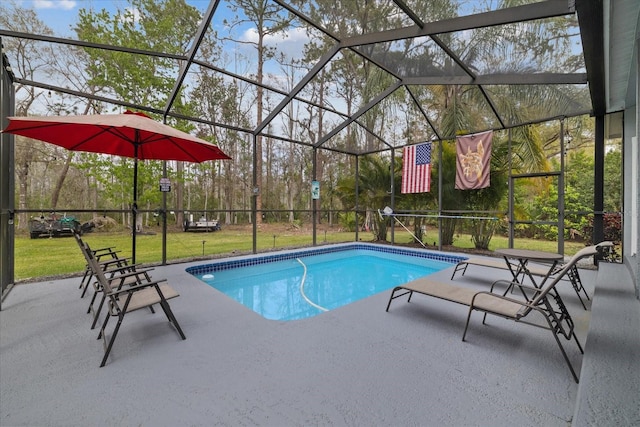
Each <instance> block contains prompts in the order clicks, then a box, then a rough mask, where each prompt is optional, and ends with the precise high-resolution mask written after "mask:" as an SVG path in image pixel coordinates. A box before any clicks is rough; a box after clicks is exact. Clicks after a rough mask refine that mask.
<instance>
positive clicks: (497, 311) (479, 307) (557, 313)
mask: <svg viewBox="0 0 640 427" xmlns="http://www.w3.org/2000/svg"><path fill="white" fill-rule="evenodd" d="M598 251H599V250H598V247H597V246H596V245H594V246H589V247H585V248H583V249H582V250H580V251H579V252H578V253H576V254H575V255H574V256H573V257H572V258H571V260H570V261H569V262H568V263H567V264H565V265H564V266H563V267H562V269H561V270H560V271H559V272H558V273H557V274H556V275H555V276H554V277H553V279H552V280H548V281H547V282H545V284H544V286H543V287H542V288H535V287H532V286H526V285H523V284H521V283H517V282H510V281H504V280H500V281H497V282H495V283H494V284H493V285H492V287H491V290H490V291H478V290H477V289H472V288H469V287H463V286H457V285H455V284H454V283H451V282H437V281H434V280H430V279H429V278H428V277H423V278H419V279H416V280H413V281H411V282H409V283H405V284H403V285H400V286H396V287H395V288H393V290H392V291H391V295H390V296H389V302H388V303H387V311H389V307H390V306H391V302H392V301H393V300H394V299H396V298H399V297H402V296H404V295H408V299H407V302H410V301H411V297H412V296H413V294H414V293H418V294H422V295H427V296H431V297H434V298H440V299H444V300H446V301H451V302H454V303H457V304H462V305H466V306H469V312H468V315H467V321H466V324H465V329H464V333H463V336H462V340H463V341H464V340H465V338H466V334H467V330H468V328H469V322H470V320H471V313H472V312H473V311H483V312H484V313H485V316H484V318H483V321H482V322H483V324H484V323H485V320H486V314H493V315H496V316H500V317H504V318H506V319H511V320H514V321H516V322H521V323H527V324H531V325H534V326H539V327H543V328H545V329H549V330H551V331H552V332H553V334H554V338H555V340H556V342H557V344H558V346H559V347H560V350H561V352H562V354H563V356H564V358H565V361H566V362H567V364H568V365H569V369H570V370H571V373H572V375H573V378H574V379H575V381H576V382H577V381H578V377H577V375H576V373H575V370H574V369H573V366H572V365H571V362H570V361H569V358H568V357H567V354H566V352H565V350H564V348H563V347H562V343H561V342H560V340H559V335H563V336H564V337H565V338H566V339H567V340H571V339H574V340H575V341H576V344H577V345H578V348H579V350H580V352H581V353H583V350H582V346H581V345H580V342H579V341H578V339H577V337H576V335H575V331H574V323H573V319H572V318H571V316H570V315H569V312H568V311H567V309H566V306H565V305H564V302H563V301H562V299H561V298H560V295H559V294H558V293H557V291H556V289H555V287H556V285H557V284H558V282H560V280H562V279H563V278H564V276H565V275H566V274H567V273H568V272H569V271H570V270H571V269H572V268H573V267H574V266H575V265H576V263H577V262H578V261H579V260H581V259H583V258H586V257H588V256H592V255H595V254H597V253H598ZM498 283H505V284H507V286H508V288H507V290H506V291H505V293H504V294H496V293H493V292H492V291H493V287H494V286H495V285H496V284H498ZM514 286H517V287H519V288H520V289H521V290H522V291H523V298H522V299H516V298H513V297H507V296H506V295H507V294H508V293H509V289H510V288H512V287H514ZM526 291H528V292H529V294H530V295H529V296H528V297H527V298H525V297H524V296H526V295H527V294H526ZM532 312H538V313H541V314H542V315H543V316H544V318H545V319H546V323H547V326H541V325H537V324H534V323H531V322H529V321H528V319H526V317H527V316H528V315H529V314H530V313H532Z"/></svg>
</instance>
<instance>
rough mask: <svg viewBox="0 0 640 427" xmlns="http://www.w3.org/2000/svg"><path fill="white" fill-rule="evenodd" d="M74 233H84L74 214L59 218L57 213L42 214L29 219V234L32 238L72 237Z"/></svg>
mask: <svg viewBox="0 0 640 427" xmlns="http://www.w3.org/2000/svg"><path fill="white" fill-rule="evenodd" d="M73 233H78V234H82V226H81V225H80V222H79V221H77V220H76V219H75V218H74V217H72V216H66V215H65V216H63V217H61V218H58V217H57V216H56V215H52V216H49V217H44V216H41V217H40V218H32V219H31V220H30V221H29V235H30V236H31V238H32V239H37V238H39V237H70V236H73Z"/></svg>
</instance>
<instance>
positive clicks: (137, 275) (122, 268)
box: [76, 235, 154, 329]
mask: <svg viewBox="0 0 640 427" xmlns="http://www.w3.org/2000/svg"><path fill="white" fill-rule="evenodd" d="M76 241H77V242H78V246H79V247H80V251H81V252H82V255H83V256H84V257H85V260H86V261H87V270H88V273H85V276H87V277H88V282H87V286H88V284H89V283H93V296H92V297H91V301H90V302H89V307H88V308H87V314H92V315H93V321H92V323H91V329H93V328H95V327H96V324H97V323H98V318H99V316H100V311H101V310H102V307H103V305H104V303H105V301H106V298H107V297H106V295H105V294H104V289H103V288H102V284H101V283H100V282H99V281H98V280H93V281H92V280H91V279H94V278H95V271H94V268H99V269H100V270H101V271H102V272H103V273H104V274H105V276H106V277H107V278H108V279H110V280H114V278H115V277H116V276H117V277H119V278H120V281H119V282H118V286H119V287H122V286H125V285H127V286H128V285H134V284H137V283H138V282H140V281H147V282H150V281H151V277H150V275H149V271H151V270H152V269H151V268H148V269H139V268H138V266H137V265H132V264H129V262H128V258H127V259H124V258H117V257H115V258H113V257H111V258H108V259H107V260H106V261H100V260H99V258H98V257H97V256H96V254H95V251H92V250H91V248H90V247H89V245H88V244H87V243H86V242H84V241H82V239H81V238H80V237H79V236H78V235H76ZM92 257H93V258H95V261H96V262H97V267H96V266H94V265H93V264H92V263H91V261H90V258H92ZM100 294H101V295H102V296H101V298H100V303H99V304H98V307H97V308H95V307H94V304H95V301H96V299H97V297H98V295H100ZM149 309H150V310H151V312H152V313H153V312H154V310H153V307H149Z"/></svg>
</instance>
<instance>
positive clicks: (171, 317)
mask: <svg viewBox="0 0 640 427" xmlns="http://www.w3.org/2000/svg"><path fill="white" fill-rule="evenodd" d="M160 307H162V310H163V311H164V314H165V315H166V316H167V319H169V322H171V323H173V326H175V327H176V329H177V330H178V333H179V334H180V336H181V337H182V339H183V340H185V339H187V337H186V336H185V335H184V332H182V328H180V325H179V324H178V320H177V319H176V316H174V315H173V311H171V307H169V303H168V302H167V300H165V299H163V300H162V301H160Z"/></svg>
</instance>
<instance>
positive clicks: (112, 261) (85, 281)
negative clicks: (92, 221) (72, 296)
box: [73, 233, 130, 298]
mask: <svg viewBox="0 0 640 427" xmlns="http://www.w3.org/2000/svg"><path fill="white" fill-rule="evenodd" d="M73 237H74V238H75V239H76V243H77V244H78V247H79V248H80V250H81V251H83V255H84V251H85V250H89V251H90V252H91V253H92V254H93V256H94V257H95V258H96V259H97V260H98V262H100V263H101V264H102V265H106V266H109V265H115V266H118V267H122V266H124V265H127V264H128V263H129V262H130V258H121V257H120V256H118V252H119V251H116V250H115V248H114V247H113V246H109V247H104V248H99V249H91V248H90V247H89V244H88V243H86V242H84V241H83V240H82V237H80V234H79V233H73ZM92 278H93V272H92V270H91V267H90V266H89V263H87V264H86V265H85V269H84V275H83V276H82V280H81V281H80V286H79V289H82V294H81V295H80V298H84V296H85V294H86V293H87V289H88V288H89V284H90V283H91V279H92Z"/></svg>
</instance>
